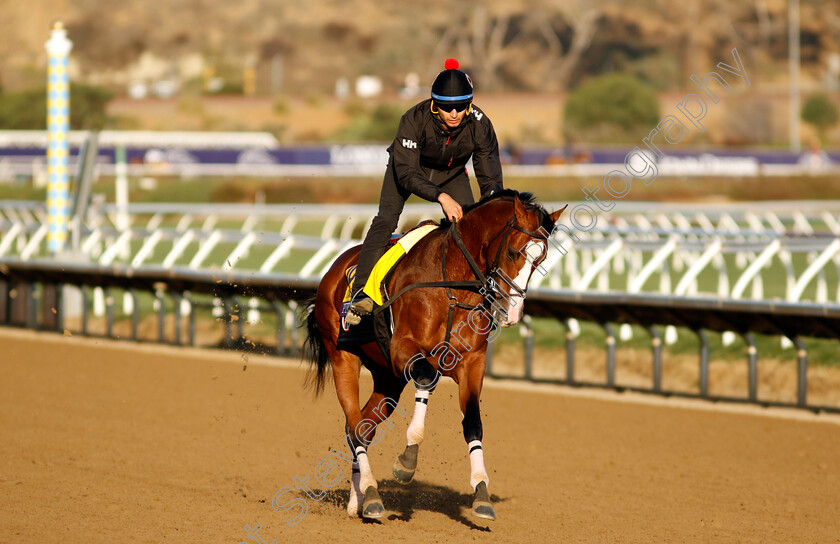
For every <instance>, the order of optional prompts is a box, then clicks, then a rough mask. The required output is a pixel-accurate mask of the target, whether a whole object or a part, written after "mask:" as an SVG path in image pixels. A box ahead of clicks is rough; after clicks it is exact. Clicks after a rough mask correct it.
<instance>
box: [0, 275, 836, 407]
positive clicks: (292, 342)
mask: <svg viewBox="0 0 840 544" xmlns="http://www.w3.org/2000/svg"><path fill="white" fill-rule="evenodd" d="M317 285H318V279H317V278H314V277H310V278H304V277H300V276H297V275H291V274H282V273H277V272H271V273H264V272H258V271H250V272H248V271H237V270H225V271H221V270H219V271H209V270H195V269H191V268H188V267H163V266H160V265H146V266H143V267H140V268H133V267H129V266H125V265H121V264H110V265H107V266H106V265H102V264H98V263H69V262H62V263H58V262H55V261H54V260H47V259H29V260H26V261H24V260H21V259H19V258H0V326H12V327H26V328H30V329H36V330H45V331H55V332H57V333H62V332H63V333H64V334H81V335H84V336H106V337H112V338H122V339H132V340H136V341H153V342H160V343H170V344H175V345H196V344H197V343H200V337H201V333H202V330H204V332H205V333H206V329H207V328H215V329H221V331H220V332H221V334H216V336H214V338H218V337H220V339H219V340H217V341H215V340H214V345H216V346H218V347H222V348H229V349H232V348H238V349H244V350H249V351H255V352H263V353H266V352H267V353H276V354H279V355H285V356H296V355H299V354H300V352H301V345H302V338H301V337H300V334H299V329H298V327H297V319H298V317H299V315H298V314H299V312H300V311H301V304H302V303H303V301H305V300H307V299H308V298H310V297H311V296H312V295H313V294H314V293H315V290H316V289H317ZM97 289H98V290H102V291H103V292H104V293H105V297H104V305H105V311H104V315H103V317H102V318H96V317H95V314H94V311H93V306H95V305H96V303H95V300H94V298H95V297H93V296H91V293H92V292H95V291H96V290H97ZM121 295H122V297H121ZM121 298H122V304H120V303H119V301H120V299H121ZM525 313H526V318H525V319H524V321H523V327H522V332H523V334H522V336H523V346H524V364H523V368H522V372H521V373H520V374H519V375H516V376H511V375H510V373H507V372H497V370H496V368H495V365H494V364H493V357H492V356H491V357H489V358H488V368H487V374H488V375H489V376H494V377H505V378H511V377H515V378H520V379H524V380H529V381H536V382H552V383H562V384H568V385H586V386H598V387H606V388H612V389H617V390H635V391H642V392H647V393H655V394H660V395H678V396H689V397H699V398H705V399H710V400H727V401H738V402H747V403H754V404H759V405H780V406H793V407H798V408H804V409H808V410H812V411H816V412H819V411H827V412H835V413H836V412H840V406H833V405H825V404H818V403H812V402H809V395H808V392H809V385H808V378H809V369H810V368H811V367H812V365H809V358H808V351H807V344H806V338H828V339H831V340H833V341H838V340H840V305H838V304H833V303H815V302H797V303H789V302H782V301H750V300H735V299H724V298H711V297H705V298H704V297H682V298H675V297H671V296H667V295H655V294H650V293H615V292H612V293H578V292H573V291H570V290H558V289H548V288H537V289H532V290H529V293H528V298H527V301H526V306H525ZM268 316H271V319H269V318H268ZM532 317H533V318H540V317H544V318H551V319H553V320H557V321H558V322H560V323H561V324H563V326H564V327H566V329H567V331H568V332H567V334H566V339H565V349H564V350H563V352H565V355H564V356H563V355H557V356H556V357H557V358H558V359H557V360H556V361H551V363H552V364H555V365H557V366H563V367H565V375H564V376H563V377H562V378H543V377H540V376H537V375H536V374H535V373H534V370H533V361H534V333H533V329H532V327H531V326H530V319H531V318H532ZM577 320H582V321H589V322H593V323H596V324H598V325H600V326H601V327H602V328H603V330H604V331H605V334H606V342H605V348H606V349H605V351H606V371H605V375H604V376H603V380H600V381H591V380H590V381H582V380H579V379H578V378H577V368H578V366H577V365H578V362H577V361H576V349H575V347H576V346H575V344H576V332H575V329H576V325H575V323H576V321H577ZM617 324H633V325H638V326H641V327H643V328H645V329H646V330H647V331H648V333H649V335H650V338H651V343H650V345H651V363H650V364H651V383H650V384H649V385H648V386H638V385H634V386H628V385H626V384H622V383H620V380H618V379H617V378H616V359H617V357H616V350H617V344H618V342H617V338H616V333H615V329H614V327H613V325H617ZM674 325H678V326H681V327H685V328H687V329H689V330H691V331H693V333H694V334H696V335H697V338H698V340H699V345H700V347H699V354H698V355H699V356H698V376H699V377H698V380H697V383H696V388H695V390H694V391H671V390H668V389H666V388H664V387H663V373H664V372H665V370H664V368H665V367H666V365H664V364H663V348H662V345H663V342H662V336H661V334H662V330H663V328H664V327H667V326H674ZM723 331H735V332H737V333H738V334H740V335H741V336H742V337H743V338H744V340H745V342H746V344H747V346H748V348H747V350H746V351H747V357H746V359H747V365H748V376H749V378H748V384H747V388H746V391H744V394H743V396H734V397H723V396H716V395H714V394H711V393H710V392H711V391H712V389H713V388H712V387H711V384H710V380H711V379H712V378H711V377H710V372H709V343H708V340H707V336H706V333H707V332H723ZM217 332H218V331H217ZM755 334H769V335H777V336H782V337H785V338H788V339H790V341H792V342H793V343H794V344H795V345H796V347H797V349H796V362H795V364H796V385H795V394H794V397H795V400H794V401H792V402H780V401H776V400H767V399H764V398H761V397H760V396H759V388H758V372H759V366H758V351H757V348H756V342H755V337H754V335H755ZM491 346H492V344H491ZM835 353H836V349H835ZM561 357H564V360H561ZM666 363H667V361H666Z"/></svg>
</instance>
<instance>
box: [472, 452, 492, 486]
mask: <svg viewBox="0 0 840 544" xmlns="http://www.w3.org/2000/svg"><path fill="white" fill-rule="evenodd" d="M467 449H468V451H469V452H470V487H471V488H473V489H475V486H477V485H478V483H479V482H482V481H483V482H484V483H485V484H487V486H488V487H489V486H490V477H489V476H488V475H487V471H486V470H485V469H484V450H483V449H481V440H473V441H472V442H470V443H469V444H467Z"/></svg>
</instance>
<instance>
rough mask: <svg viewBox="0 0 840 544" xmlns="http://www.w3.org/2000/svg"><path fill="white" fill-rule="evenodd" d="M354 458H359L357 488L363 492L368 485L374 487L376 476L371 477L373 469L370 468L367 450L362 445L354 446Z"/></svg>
mask: <svg viewBox="0 0 840 544" xmlns="http://www.w3.org/2000/svg"><path fill="white" fill-rule="evenodd" d="M356 459H358V460H359V471H360V472H361V475H360V476H361V477H360V479H359V488H360V489H361V490H362V493H364V491H365V490H366V489H367V488H368V487H370V486H373V487H374V488H375V487H376V478H374V477H373V471H371V470H370V461H368V456H367V452H366V451H365V448H364V447H363V446H358V447H357V448H356Z"/></svg>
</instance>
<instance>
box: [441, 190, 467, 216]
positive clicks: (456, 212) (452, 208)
mask: <svg viewBox="0 0 840 544" xmlns="http://www.w3.org/2000/svg"><path fill="white" fill-rule="evenodd" d="M438 202H440V207H441V208H443V215H444V216H445V217H446V218H447V219H449V220H450V221H454V222H456V223H457V222H458V220H460V219H461V217H463V216H464V210H462V209H461V205H460V204H458V203H457V202H455V199H454V198H452V197H451V196H449V195H448V194H446V193H441V194H440V196H439V197H438Z"/></svg>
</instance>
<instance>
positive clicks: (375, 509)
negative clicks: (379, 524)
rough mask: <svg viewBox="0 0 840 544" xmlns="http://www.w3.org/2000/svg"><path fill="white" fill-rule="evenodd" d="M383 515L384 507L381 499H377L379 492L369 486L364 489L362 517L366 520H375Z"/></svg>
mask: <svg viewBox="0 0 840 544" xmlns="http://www.w3.org/2000/svg"><path fill="white" fill-rule="evenodd" d="M384 515H385V505H383V504H382V499H380V498H379V491H377V490H376V488H375V487H373V486H369V487H368V488H367V489H365V502H364V504H362V517H363V518H368V519H377V518H381V517H383V516H384Z"/></svg>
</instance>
